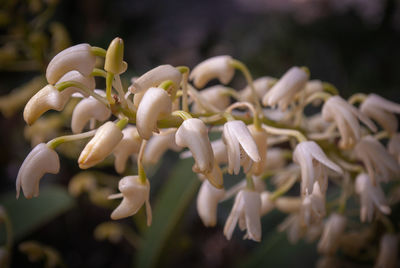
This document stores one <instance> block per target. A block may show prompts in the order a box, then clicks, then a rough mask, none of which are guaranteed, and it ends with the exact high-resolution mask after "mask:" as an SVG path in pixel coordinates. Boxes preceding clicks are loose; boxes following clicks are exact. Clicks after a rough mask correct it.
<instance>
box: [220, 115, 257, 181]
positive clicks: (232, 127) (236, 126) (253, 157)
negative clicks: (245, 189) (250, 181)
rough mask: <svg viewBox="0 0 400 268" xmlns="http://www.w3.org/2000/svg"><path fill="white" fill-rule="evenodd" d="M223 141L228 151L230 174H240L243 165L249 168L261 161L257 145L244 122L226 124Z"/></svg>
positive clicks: (236, 121)
mask: <svg viewBox="0 0 400 268" xmlns="http://www.w3.org/2000/svg"><path fill="white" fill-rule="evenodd" d="M222 139H223V141H224V143H225V144H226V147H227V151H228V162H229V163H228V172H229V173H230V174H232V173H234V174H236V175H237V174H239V171H240V165H241V164H242V165H244V166H247V168H249V167H251V165H252V163H253V162H252V161H254V162H259V161H261V157H260V154H259V152H258V149H257V144H256V142H255V141H254V138H253V136H252V135H251V133H250V131H249V129H248V128H247V126H246V125H245V124H244V123H243V122H242V121H240V120H234V121H229V122H226V123H225V124H224V131H223V134H222ZM249 163H250V164H249Z"/></svg>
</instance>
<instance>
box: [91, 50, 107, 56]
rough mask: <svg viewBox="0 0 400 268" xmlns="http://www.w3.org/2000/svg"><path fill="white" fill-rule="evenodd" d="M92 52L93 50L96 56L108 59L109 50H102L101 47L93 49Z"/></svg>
mask: <svg viewBox="0 0 400 268" xmlns="http://www.w3.org/2000/svg"><path fill="white" fill-rule="evenodd" d="M90 50H91V51H92V53H93V54H94V55H96V56H99V57H103V58H105V57H106V54H107V50H105V49H104V48H101V47H91V48H90Z"/></svg>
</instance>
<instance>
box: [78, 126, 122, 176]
mask: <svg viewBox="0 0 400 268" xmlns="http://www.w3.org/2000/svg"><path fill="white" fill-rule="evenodd" d="M122 137H123V135H122V132H121V130H120V129H119V128H118V127H117V126H116V125H115V124H114V123H113V122H110V121H109V122H107V123H105V124H104V125H102V126H101V127H99V128H98V129H97V131H96V134H95V136H94V137H93V138H92V139H91V140H90V141H89V142H88V143H87V144H86V146H85V148H84V149H83V151H82V152H81V155H80V156H79V159H78V163H79V167H80V168H81V169H87V168H90V167H93V166H94V165H96V164H98V163H100V162H101V161H103V160H104V159H105V158H106V157H107V156H108V155H109V154H111V152H112V151H113V150H114V148H115V146H117V144H118V143H119V142H120V141H121V139H122Z"/></svg>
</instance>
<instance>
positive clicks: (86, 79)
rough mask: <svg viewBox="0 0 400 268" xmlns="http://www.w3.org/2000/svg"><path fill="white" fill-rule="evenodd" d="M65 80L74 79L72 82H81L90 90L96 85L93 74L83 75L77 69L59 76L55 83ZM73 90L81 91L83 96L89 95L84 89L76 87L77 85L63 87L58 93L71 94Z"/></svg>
mask: <svg viewBox="0 0 400 268" xmlns="http://www.w3.org/2000/svg"><path fill="white" fill-rule="evenodd" d="M67 81H74V82H78V83H81V84H83V85H85V86H86V87H87V88H88V89H90V90H92V91H93V90H94V88H95V87H96V81H95V80H94V77H93V76H83V75H82V74H81V73H80V72H78V71H70V72H68V73H66V74H65V75H63V77H61V78H60V80H58V81H57V83H56V85H57V84H59V83H62V82H67ZM75 92H79V93H81V94H82V95H83V96H84V97H85V98H86V97H89V95H88V94H87V93H86V92H85V91H83V90H82V89H80V88H77V87H68V88H66V89H64V90H63V91H61V92H60V94H61V95H68V96H71V95H72V94H73V93H75Z"/></svg>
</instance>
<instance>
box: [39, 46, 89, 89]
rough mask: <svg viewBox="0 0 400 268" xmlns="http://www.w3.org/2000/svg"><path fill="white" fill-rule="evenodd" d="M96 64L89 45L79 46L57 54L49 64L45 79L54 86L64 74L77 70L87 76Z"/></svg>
mask: <svg viewBox="0 0 400 268" xmlns="http://www.w3.org/2000/svg"><path fill="white" fill-rule="evenodd" d="M95 64H96V56H95V55H94V54H93V53H92V51H91V46H90V45H89V44H79V45H76V46H72V47H69V48H67V49H64V50H63V51H61V52H60V53H58V54H57V55H56V56H55V57H54V58H53V59H52V60H51V61H50V63H49V65H48V66H47V70H46V78H47V81H48V82H49V84H52V85H54V84H55V83H56V82H57V81H58V80H59V79H60V77H62V76H63V75H64V74H65V73H67V72H69V71H72V70H77V71H79V72H80V73H81V74H83V75H84V76H89V75H90V74H91V73H92V71H93V68H94V67H95Z"/></svg>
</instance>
